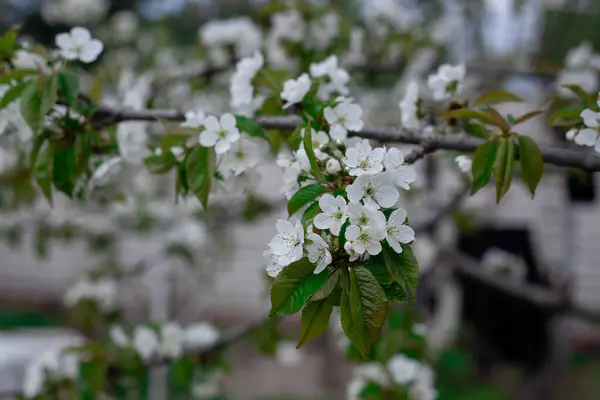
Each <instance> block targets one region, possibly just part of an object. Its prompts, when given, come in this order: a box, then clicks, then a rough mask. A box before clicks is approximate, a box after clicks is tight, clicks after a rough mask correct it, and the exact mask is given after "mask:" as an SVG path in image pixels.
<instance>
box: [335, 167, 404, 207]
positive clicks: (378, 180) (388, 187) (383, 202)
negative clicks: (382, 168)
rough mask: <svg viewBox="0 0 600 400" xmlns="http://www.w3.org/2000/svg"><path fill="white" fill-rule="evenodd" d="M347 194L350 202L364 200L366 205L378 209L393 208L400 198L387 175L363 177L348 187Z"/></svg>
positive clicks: (366, 175)
mask: <svg viewBox="0 0 600 400" xmlns="http://www.w3.org/2000/svg"><path fill="white" fill-rule="evenodd" d="M346 193H347V194H348V199H349V200H350V202H352V203H358V202H360V201H361V200H362V201H363V202H364V204H365V205H370V206H372V207H374V208H377V209H379V208H382V207H383V208H388V207H392V206H393V205H394V204H396V202H397V201H398V198H399V197H400V195H399V194H398V191H397V190H396V188H394V186H392V184H391V182H390V178H389V175H387V173H382V174H377V175H368V174H365V175H361V176H359V177H358V178H356V180H355V181H354V183H353V184H351V185H349V186H347V187H346Z"/></svg>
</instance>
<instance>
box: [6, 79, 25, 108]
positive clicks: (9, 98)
mask: <svg viewBox="0 0 600 400" xmlns="http://www.w3.org/2000/svg"><path fill="white" fill-rule="evenodd" d="M27 86H29V82H26V81H25V82H20V83H17V84H16V85H13V86H11V87H10V88H9V89H8V90H7V91H6V93H4V96H2V100H0V110H1V109H3V108H6V106H8V105H9V104H10V103H12V102H14V101H15V100H17V99H18V98H19V97H21V95H22V94H23V91H24V90H25V89H26V88H27Z"/></svg>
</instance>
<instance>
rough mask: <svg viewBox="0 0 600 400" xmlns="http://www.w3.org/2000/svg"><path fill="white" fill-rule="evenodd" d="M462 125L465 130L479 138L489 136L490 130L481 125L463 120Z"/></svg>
mask: <svg viewBox="0 0 600 400" xmlns="http://www.w3.org/2000/svg"><path fill="white" fill-rule="evenodd" d="M464 126H465V131H466V132H467V133H468V134H469V135H471V136H474V137H478V138H481V139H488V138H489V137H490V131H489V130H488V129H487V128H486V127H484V126H483V125H479V124H472V123H470V122H465V123H464Z"/></svg>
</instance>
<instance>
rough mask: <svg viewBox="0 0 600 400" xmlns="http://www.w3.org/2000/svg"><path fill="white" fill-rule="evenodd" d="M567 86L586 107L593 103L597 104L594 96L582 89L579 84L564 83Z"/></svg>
mask: <svg viewBox="0 0 600 400" xmlns="http://www.w3.org/2000/svg"><path fill="white" fill-rule="evenodd" d="M563 86H564V87H565V88H567V89H569V90H570V91H571V92H573V94H574V95H575V96H577V97H579V99H580V100H581V102H582V103H583V107H584V108H590V107H591V106H592V104H595V103H596V101H595V100H594V96H592V95H591V94H589V93H587V92H586V91H585V90H583V89H582V87H581V86H579V85H563Z"/></svg>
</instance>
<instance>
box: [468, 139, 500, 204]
mask: <svg viewBox="0 0 600 400" xmlns="http://www.w3.org/2000/svg"><path fill="white" fill-rule="evenodd" d="M497 153H498V142H497V141H495V140H488V141H487V142H485V143H483V144H482V145H481V146H479V147H478V148H477V150H475V154H473V165H472V166H471V172H472V175H473V185H472V187H471V195H474V194H475V193H477V192H478V191H479V189H481V188H482V187H484V186H485V185H486V184H487V183H488V182H489V180H490V177H491V176H492V169H493V168H494V162H495V161H496V154H497Z"/></svg>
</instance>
